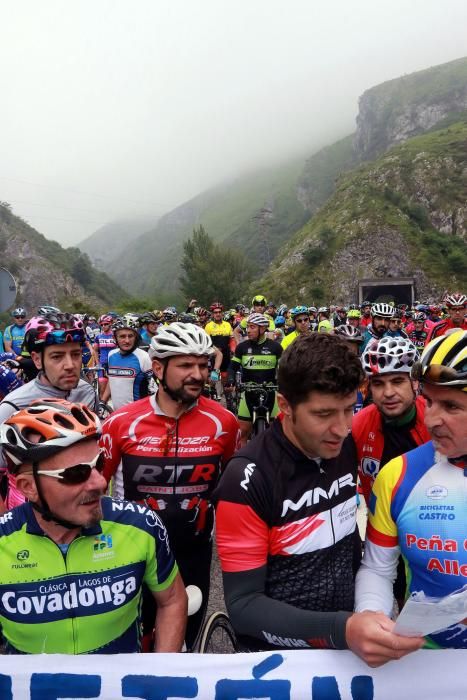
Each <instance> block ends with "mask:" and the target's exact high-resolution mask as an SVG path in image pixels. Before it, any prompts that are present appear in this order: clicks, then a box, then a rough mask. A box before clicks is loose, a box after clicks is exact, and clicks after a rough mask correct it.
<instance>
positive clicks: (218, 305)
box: [209, 301, 224, 311]
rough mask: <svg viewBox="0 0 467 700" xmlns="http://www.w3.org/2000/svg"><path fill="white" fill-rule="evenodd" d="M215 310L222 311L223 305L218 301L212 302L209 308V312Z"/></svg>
mask: <svg viewBox="0 0 467 700" xmlns="http://www.w3.org/2000/svg"><path fill="white" fill-rule="evenodd" d="M216 309H219V310H220V311H224V305H223V304H221V303H220V301H213V303H212V304H211V306H210V307H209V311H215V310H216Z"/></svg>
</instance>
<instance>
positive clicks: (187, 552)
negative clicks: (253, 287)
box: [0, 292, 467, 665]
mask: <svg viewBox="0 0 467 700" xmlns="http://www.w3.org/2000/svg"><path fill="white" fill-rule="evenodd" d="M466 313H467V296H466V295H465V294H462V293H458V292H455V293H449V294H446V295H445V297H444V298H443V300H442V301H441V302H440V303H439V304H425V303H420V302H418V301H417V302H414V304H413V305H412V307H411V308H410V307H409V306H408V305H406V304H401V305H396V304H395V303H393V302H388V301H378V302H375V303H370V302H367V301H364V302H363V303H362V304H360V305H357V304H351V305H350V306H348V307H346V306H343V305H330V306H328V307H324V306H323V307H315V306H309V305H307V304H297V305H295V306H293V307H291V308H289V307H288V306H286V305H285V304H278V305H277V306H276V305H275V304H274V303H271V302H269V303H268V302H267V299H266V298H265V297H264V296H263V295H261V294H258V295H255V296H254V297H253V299H252V302H251V306H248V307H247V306H245V305H244V304H238V305H237V306H236V307H235V308H234V309H225V308H224V306H223V304H222V303H221V302H219V301H213V302H212V304H211V305H210V307H209V309H206V308H202V307H200V306H198V304H197V301H196V300H191V301H190V303H189V304H188V306H187V308H186V310H184V311H182V312H180V311H177V309H176V308H175V307H167V308H165V309H164V310H153V311H147V312H145V313H143V314H137V313H126V314H124V315H118V314H117V313H115V312H112V311H109V312H107V313H104V314H102V315H101V316H100V317H98V318H97V317H95V316H92V315H86V314H74V313H72V312H71V311H68V312H62V311H60V310H59V309H57V308H55V307H52V306H42V307H40V308H39V309H37V311H36V312H35V313H29V314H28V313H27V312H26V310H25V309H24V308H23V307H18V308H16V309H15V310H14V311H13V312H12V323H11V324H10V325H8V326H7V327H6V328H5V330H4V333H3V336H2V338H1V347H0V351H1V352H0V398H1V402H0V444H1V446H2V448H3V453H2V456H1V458H0V460H1V461H0V464H1V481H0V552H2V556H3V562H4V565H3V567H2V569H3V573H2V574H0V626H1V631H2V636H3V649H4V651H5V653H40V652H46V653H62V652H66V653H119V652H120V653H121V652H128V651H139V650H144V651H150V650H156V651H179V650H180V649H181V648H182V645H183V643H185V644H186V647H187V648H188V649H189V650H195V649H196V644H197V640H199V635H200V633H201V629H202V625H203V620H204V618H205V614H206V607H207V604H208V599H209V590H210V584H211V562H212V555H213V532H214V530H215V531H216V538H217V549H218V554H219V558H220V562H221V567H222V572H223V584H224V596H225V602H226V606H227V610H228V613H229V616H230V620H231V623H232V625H233V628H234V630H235V633H236V644H237V648H238V649H240V650H248V651H255V650H264V649H271V648H283V647H292V648H297V647H298V648H316V647H318V648H322V647H328V648H338V649H342V648H350V649H352V650H353V651H354V652H355V653H356V654H358V655H359V656H361V657H362V658H363V659H365V661H367V663H369V664H370V665H379V664H381V663H384V662H386V661H388V660H390V659H394V658H400V657H401V656H404V655H405V654H407V653H409V652H411V651H414V650H416V649H418V648H421V646H423V645H427V646H430V647H432V648H442V647H459V648H465V647H466V646H467V611H466V615H465V617H466V620H463V621H462V620H460V621H459V624H458V625H455V626H453V627H450V628H448V629H447V630H437V631H436V632H435V633H434V634H432V635H430V637H427V638H422V637H419V636H414V637H401V636H399V635H397V634H395V633H394V632H393V627H394V621H393V619H392V617H394V614H397V611H398V610H399V609H400V608H401V607H402V606H403V604H404V602H405V600H406V599H407V597H408V596H409V595H410V594H411V593H412V592H413V591H416V590H424V591H425V592H426V593H427V594H429V595H431V596H437V597H443V596H445V595H448V594H449V593H452V592H453V591H455V590H458V589H460V588H462V586H463V585H464V584H465V583H467V582H466V581H465V579H466V578H467V553H466V548H465V547H464V544H465V542H464V540H465V538H464V536H463V525H464V522H465V517H466V515H467V512H466V508H465V499H464V498H463V496H462V498H461V499H460V500H459V498H457V499H456V496H455V494H456V493H461V494H463V493H464V491H465V486H464V485H463V480H465V478H466V476H465V475H466V474H467V456H466V455H467V420H466V419H467V317H466ZM100 419H104V420H103V423H102V424H101V420H100ZM383 467H384V469H383ZM430 489H431V490H432V491H430ZM436 489H438V491H436ZM440 493H441V494H442V495H439V494H440ZM106 494H110V495H106ZM430 494H431V495H430ZM359 495H360V496H362V498H363V499H364V502H365V503H366V504H367V505H368V509H369V523H368V528H367V536H366V541H365V543H364V545H363V544H362V542H361V539H360V534H359V529H358V527H357V525H356V513H357V502H358V499H359ZM443 514H444V515H445V516H446V517H445V518H442V517H441V516H442V515H443ZM421 515H427V517H423V518H422V517H421ZM450 515H452V516H453V517H452V518H451V517H450ZM436 516H439V517H436ZM464 529H465V528H464ZM433 538H435V540H436V542H437V543H438V542H439V541H440V542H441V543H446V542H449V543H451V544H450V547H451V549H449V547H448V548H447V549H445V551H448V552H449V551H455V552H456V562H457V563H456V566H457V569H456V572H457V573H455V572H454V568H455V567H454V568H453V566H454V565H453V564H451V563H449V562H450V561H451V560H448V559H443V557H442V556H441V554H440V553H439V552H438V551H437V553H436V556H435V555H434V554H433V552H431V553H430V551H429V546H428V544H427V545H426V547H425V545H424V544H423V543H425V542H431V541H434V539H433ZM363 551H364V555H363V561H361V560H362V552H363ZM24 553H27V556H26V554H24ZM20 555H21V557H20ZM448 564H449V565H448ZM449 567H451V568H449ZM135 572H136V573H135ZM44 582H46V583H44ZM191 585H194V586H197V587H198V588H199V589H200V590H201V594H202V604H201V607H200V609H199V610H198V611H197V612H196V614H194V615H192V616H190V617H189V618H188V623H187V603H186V593H185V587H186V586H191ZM140 608H142V612H140ZM101 615H102V616H103V617H102V618H100V616H101ZM100 620H102V622H101V621H100ZM464 623H466V624H464Z"/></svg>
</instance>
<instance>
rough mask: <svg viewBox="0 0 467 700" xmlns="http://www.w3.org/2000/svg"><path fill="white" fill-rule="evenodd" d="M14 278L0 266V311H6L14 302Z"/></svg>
mask: <svg viewBox="0 0 467 700" xmlns="http://www.w3.org/2000/svg"><path fill="white" fill-rule="evenodd" d="M15 299H16V282H15V278H14V277H13V275H12V274H11V272H8V270H6V269H5V268H4V267H0V312H2V311H6V310H7V309H9V308H10V307H11V306H13V304H14V303H15Z"/></svg>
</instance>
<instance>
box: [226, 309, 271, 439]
mask: <svg viewBox="0 0 467 700" xmlns="http://www.w3.org/2000/svg"><path fill="white" fill-rule="evenodd" d="M268 328H269V321H268V319H267V318H266V316H265V315H264V314H258V313H252V314H250V315H249V316H248V322H247V335H248V340H244V341H243V342H241V343H239V344H238V345H237V347H236V350H235V353H234V355H233V357H232V360H231V362H230V367H229V372H228V380H229V383H230V384H231V385H232V384H233V382H234V381H235V374H236V373H237V372H241V381H242V383H247V382H254V383H256V384H262V383H263V382H268V383H269V384H275V382H276V372H277V366H278V364H279V359H280V356H281V355H282V347H281V346H280V344H279V343H277V342H276V341H275V340H270V339H269V338H267V337H266V331H267V330H268ZM257 398H258V392H257V391H254V390H252V391H247V392H244V393H243V394H242V397H241V399H240V404H239V407H238V422H239V423H240V430H241V444H242V445H246V443H247V440H248V438H249V436H250V433H251V427H252V416H253V408H254V406H255V404H256V403H257ZM267 408H268V410H269V414H270V416H271V417H274V416H276V415H277V413H278V412H279V409H278V406H277V402H276V392H275V391H271V392H270V393H269V395H268V400H267Z"/></svg>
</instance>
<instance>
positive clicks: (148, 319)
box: [139, 311, 162, 350]
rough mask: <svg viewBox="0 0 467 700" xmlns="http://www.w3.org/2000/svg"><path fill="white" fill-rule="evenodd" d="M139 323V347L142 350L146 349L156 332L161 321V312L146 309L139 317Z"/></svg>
mask: <svg viewBox="0 0 467 700" xmlns="http://www.w3.org/2000/svg"><path fill="white" fill-rule="evenodd" d="M139 323H140V326H141V330H140V332H139V334H140V336H141V347H142V348H143V349H144V350H147V349H148V348H149V346H150V344H151V340H152V339H153V337H154V335H155V334H156V331H157V329H158V327H159V326H160V324H161V323H162V313H161V312H160V311H158V312H157V313H156V312H154V311H147V312H146V313H145V314H143V315H142V316H141V317H140V319H139Z"/></svg>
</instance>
